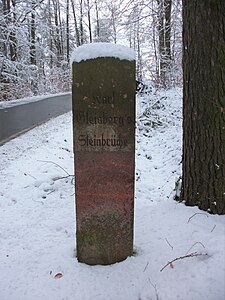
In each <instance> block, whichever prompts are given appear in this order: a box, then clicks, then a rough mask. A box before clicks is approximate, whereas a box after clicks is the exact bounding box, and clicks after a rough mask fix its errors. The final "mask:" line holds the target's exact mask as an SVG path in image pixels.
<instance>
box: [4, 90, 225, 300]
mask: <svg viewBox="0 0 225 300" xmlns="http://www.w3.org/2000/svg"><path fill="white" fill-rule="evenodd" d="M137 103H138V105H137V115H138V120H137V127H138V128H137V132H136V134H137V149H136V197H135V240H134V244H135V247H134V249H135V251H134V255H133V256H132V257H129V258H127V259H126V260H125V261H123V262H120V263H117V264H114V265H110V266H88V265H85V264H82V263H78V262H77V260H76V258H75V256H76V255H75V214H74V185H73V184H74V182H73V177H72V176H70V175H73V172H74V170H73V151H72V148H73V147H72V120H71V113H67V114H65V115H62V116H59V117H57V118H55V119H52V120H50V121H49V122H48V123H46V124H43V125H41V126H39V127H37V128H35V129H33V130H31V131H29V132H27V133H26V134H24V135H22V136H20V137H18V138H16V139H14V140H12V141H10V142H8V143H6V144H4V145H3V146H1V147H0V182H1V189H0V212H1V218H0V228H1V230H0V257H1V260H0V274H1V280H0V299H1V300H40V299H45V300H52V299H56V300H66V299H67V300H73V299H79V300H90V299H91V300H106V299H107V300H147V299H153V300H154V299H160V300H174V299H181V300H191V299H193V300H203V299H204V300H214V299H216V300H224V298H225V290H224V282H225V226H224V223H225V216H217V215H210V214H208V213H206V212H203V211H200V210H199V209H198V208H196V207H186V206H185V205H184V204H182V203H178V202H176V201H174V200H173V195H174V193H175V192H174V191H173V189H174V187H175V182H176V181H177V180H178V179H179V177H180V167H181V92H180V90H177V89H174V90H170V91H167V92H166V93H165V92H164V93H163V92H157V93H155V92H154V93H152V94H151V95H150V96H149V95H146V96H143V97H138V99H137ZM151 126H152V127H151ZM191 253H197V254H199V256H196V257H189V258H183V259H179V260H177V261H175V262H173V263H172V264H170V265H168V266H167V267H166V268H165V269H164V270H162V271H160V270H161V269H162V268H163V267H164V266H165V265H166V264H167V263H168V261H172V260H174V259H176V258H179V257H182V256H185V255H188V254H191ZM206 254H207V255H206ZM57 274H58V275H57ZM60 274H61V275H60ZM56 275H57V276H56ZM55 276H56V278H55Z"/></svg>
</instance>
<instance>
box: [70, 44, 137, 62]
mask: <svg viewBox="0 0 225 300" xmlns="http://www.w3.org/2000/svg"><path fill="white" fill-rule="evenodd" d="M98 57H115V58H119V59H121V60H122V59H125V60H135V52H134V50H133V49H131V48H128V47H125V46H122V45H118V44H110V43H90V44H84V45H82V46H80V47H78V48H76V49H75V50H74V51H73V53H72V57H71V59H72V62H80V61H82V60H89V59H95V58H98Z"/></svg>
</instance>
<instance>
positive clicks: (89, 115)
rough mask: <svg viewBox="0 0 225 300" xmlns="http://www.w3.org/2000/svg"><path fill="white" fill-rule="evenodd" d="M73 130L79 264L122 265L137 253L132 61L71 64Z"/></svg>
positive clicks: (107, 59) (112, 59)
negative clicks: (134, 242) (135, 238)
mask: <svg viewBox="0 0 225 300" xmlns="http://www.w3.org/2000/svg"><path fill="white" fill-rule="evenodd" d="M114 47H115V45H114ZM73 130H74V155H75V177H76V184H75V185H76V189H75V197H76V241H77V258H78V261H80V262H84V263H87V264H90V265H95V264H102V265H108V264H112V263H115V262H119V261H122V260H124V259H126V258H127V257H128V256H131V255H132V252H133V219H134V216H133V215H134V172H135V61H134V60H126V59H120V58H117V57H97V58H94V59H87V60H81V61H80V62H73Z"/></svg>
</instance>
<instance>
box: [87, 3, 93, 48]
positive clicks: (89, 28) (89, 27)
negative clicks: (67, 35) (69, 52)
mask: <svg viewBox="0 0 225 300" xmlns="http://www.w3.org/2000/svg"><path fill="white" fill-rule="evenodd" d="M87 15H88V31H89V40H90V43H92V29H91V7H90V2H89V0H87Z"/></svg>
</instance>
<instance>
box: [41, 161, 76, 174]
mask: <svg viewBox="0 0 225 300" xmlns="http://www.w3.org/2000/svg"><path fill="white" fill-rule="evenodd" d="M38 161H40V162H44V163H50V164H53V165H56V166H57V167H59V168H60V169H61V170H63V171H64V172H65V173H66V174H67V175H68V176H73V175H71V174H69V173H68V172H67V171H66V170H65V169H64V168H63V167H61V166H60V165H58V164H57V163H55V162H54V161H51V160H38Z"/></svg>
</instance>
